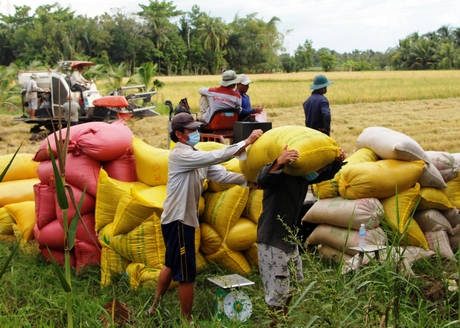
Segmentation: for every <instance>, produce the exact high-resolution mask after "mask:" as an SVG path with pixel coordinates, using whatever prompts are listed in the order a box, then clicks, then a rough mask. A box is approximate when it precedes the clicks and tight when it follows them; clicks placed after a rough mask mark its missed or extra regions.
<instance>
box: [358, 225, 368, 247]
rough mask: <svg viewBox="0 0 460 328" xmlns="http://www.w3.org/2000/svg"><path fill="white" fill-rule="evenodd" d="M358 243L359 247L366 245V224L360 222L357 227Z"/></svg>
mask: <svg viewBox="0 0 460 328" xmlns="http://www.w3.org/2000/svg"><path fill="white" fill-rule="evenodd" d="M358 244H359V247H361V248H364V247H366V226H365V225H364V223H361V227H359V239H358Z"/></svg>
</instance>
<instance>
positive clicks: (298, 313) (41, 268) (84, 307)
mask: <svg viewBox="0 0 460 328" xmlns="http://www.w3.org/2000/svg"><path fill="white" fill-rule="evenodd" d="M13 246H14V244H5V243H0V261H2V260H3V259H4V258H5V257H6V256H7V254H9V252H10V251H11V249H12V247H13ZM303 260H304V275H305V281H304V282H303V283H301V284H299V285H297V286H296V287H297V288H296V290H295V292H294V297H293V301H292V303H291V310H290V314H289V317H290V321H288V322H285V323H284V324H281V325H279V326H280V327H294V326H295V327H378V326H379V324H380V322H381V321H382V320H384V318H385V317H384V316H385V315H386V318H387V319H388V324H387V326H386V327H414V328H415V327H417V328H419V327H447V326H449V325H452V324H454V323H455V322H457V321H456V320H457V319H458V292H449V291H448V290H447V286H446V283H445V282H444V281H445V278H448V277H449V275H453V274H455V273H456V272H458V268H457V266H456V264H455V263H453V262H449V261H444V260H441V259H440V258H438V257H436V258H431V259H422V260H419V261H418V262H416V263H415V264H414V265H413V269H414V272H415V273H416V275H415V276H405V275H404V274H403V272H401V271H399V270H397V269H396V264H397V263H396V262H394V261H390V260H388V261H384V262H382V263H376V262H374V263H373V264H372V265H369V266H366V267H363V268H362V269H361V270H360V271H359V273H358V274H356V273H348V274H345V275H342V274H340V271H341V268H340V267H339V266H338V265H337V264H335V263H329V262H327V261H324V260H322V259H321V258H319V256H318V255H317V254H316V253H315V252H314V251H311V252H307V253H304V254H303ZM225 274H229V272H226V271H225V270H223V269H221V268H220V267H219V266H217V265H214V264H213V265H209V266H208V267H207V268H206V269H205V270H204V271H202V272H201V273H200V274H199V275H198V278H197V281H196V287H195V302H194V309H193V316H194V321H195V323H196V324H198V325H199V326H200V327H241V326H242V325H243V324H241V323H238V322H231V321H230V320H228V319H225V320H222V321H221V320H219V319H217V318H216V316H215V311H214V302H215V286H214V285H213V284H211V283H210V282H209V281H208V280H207V278H208V277H214V276H220V275H225ZM99 279H100V270H99V268H97V267H93V268H89V269H85V270H83V271H82V273H80V274H79V275H76V274H75V272H73V274H72V286H73V301H74V313H77V310H78V309H79V307H81V312H80V315H79V317H78V320H79V323H78V325H77V326H79V327H100V326H102V325H101V322H100V321H99V318H100V317H101V315H103V314H104V313H105V312H104V310H103V306H104V305H105V304H107V303H108V302H110V301H111V300H112V299H114V298H116V299H117V300H118V301H120V302H122V303H123V304H124V305H125V306H126V307H127V308H128V309H129V310H130V311H131V314H132V316H131V321H130V323H128V324H126V326H125V327H181V326H182V322H181V318H180V310H179V302H178V298H177V289H174V290H171V291H168V292H167V293H166V295H165V297H164V298H163V300H162V302H161V304H160V307H159V308H158V310H157V314H156V315H155V316H154V317H152V318H145V317H144V316H143V313H144V311H145V310H147V309H148V307H149V306H150V304H151V302H152V300H153V295H154V289H153V288H147V287H141V288H139V289H138V290H137V291H134V290H132V288H131V287H130V285H129V282H128V278H127V277H125V276H121V277H120V279H118V281H117V282H115V283H114V284H113V285H112V286H110V287H107V288H105V289H101V288H100V284H99ZM248 279H250V280H252V281H254V282H255V285H253V286H248V287H244V288H243V291H244V292H245V293H246V294H247V295H248V296H249V298H250V299H251V302H252V304H253V312H252V316H251V318H250V319H248V321H247V322H245V323H244V326H245V327H267V326H268V324H269V322H270V320H269V318H268V311H267V307H266V305H265V302H264V299H263V287H262V283H261V280H260V277H259V274H258V272H255V271H254V272H252V273H251V274H250V275H249V276H248ZM396 304H398V308H396ZM0 305H1V306H0V326H1V327H3V328H6V327H12V328H13V327H64V326H66V318H65V294H64V293H63V292H62V289H61V286H60V284H59V281H58V279H57V278H56V276H55V273H54V272H53V270H52V266H51V265H50V264H49V263H47V262H46V260H45V259H44V258H43V257H42V256H41V254H36V255H30V254H26V253H24V252H22V251H21V252H19V253H17V255H16V256H15V258H14V259H13V261H12V263H11V264H10V268H9V270H8V271H7V273H6V274H5V276H4V277H3V278H2V280H1V281H0ZM396 314H397V316H396ZM454 326H456V324H455V325H454ZM113 327H115V325H113ZM382 327H384V326H382Z"/></svg>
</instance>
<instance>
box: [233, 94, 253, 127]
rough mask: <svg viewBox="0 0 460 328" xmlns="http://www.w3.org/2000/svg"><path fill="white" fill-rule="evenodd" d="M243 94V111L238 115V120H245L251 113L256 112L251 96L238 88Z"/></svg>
mask: <svg viewBox="0 0 460 328" xmlns="http://www.w3.org/2000/svg"><path fill="white" fill-rule="evenodd" d="M236 91H237V92H238V93H239V94H240V95H241V112H240V115H238V121H243V120H245V119H246V118H247V117H248V116H249V115H251V114H255V113H256V111H255V110H254V109H253V108H252V106H251V98H250V97H249V95H248V94H247V93H242V92H239V91H238V90H236Z"/></svg>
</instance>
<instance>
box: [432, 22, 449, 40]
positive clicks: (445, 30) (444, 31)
mask: <svg viewBox="0 0 460 328" xmlns="http://www.w3.org/2000/svg"><path fill="white" fill-rule="evenodd" d="M436 32H437V33H438V35H439V38H440V39H441V40H442V39H450V38H451V37H452V28H451V27H450V26H449V25H443V26H441V27H440V28H439V29H438V30H437V31H436Z"/></svg>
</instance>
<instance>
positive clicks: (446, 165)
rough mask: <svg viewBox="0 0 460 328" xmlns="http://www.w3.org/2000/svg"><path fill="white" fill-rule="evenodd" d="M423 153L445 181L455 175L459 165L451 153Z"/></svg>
mask: <svg viewBox="0 0 460 328" xmlns="http://www.w3.org/2000/svg"><path fill="white" fill-rule="evenodd" d="M425 153H426V154H427V155H428V157H429V158H430V162H431V164H433V165H434V166H435V167H436V168H437V169H438V171H439V173H441V176H442V178H443V179H444V181H445V182H447V181H450V180H453V179H455V178H456V177H457V174H458V167H459V165H458V163H457V160H456V159H455V157H454V156H453V155H452V154H450V153H448V152H445V151H426V152H425Z"/></svg>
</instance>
